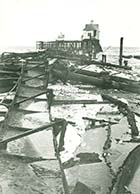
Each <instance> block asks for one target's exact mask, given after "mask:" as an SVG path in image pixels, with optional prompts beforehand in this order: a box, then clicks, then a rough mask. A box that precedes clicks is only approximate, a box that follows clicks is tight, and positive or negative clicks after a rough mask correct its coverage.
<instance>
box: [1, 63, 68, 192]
mask: <svg viewBox="0 0 140 194" xmlns="http://www.w3.org/2000/svg"><path fill="white" fill-rule="evenodd" d="M47 85H48V71H47V63H45V62H44V63H39V64H36V63H35V64H34V63H33V64H31V63H30V64H25V63H24V64H23V66H22V70H21V74H20V77H19V79H18V82H17V89H16V94H15V97H14V99H13V101H12V103H11V104H10V106H9V110H8V112H7V113H6V117H5V120H4V122H3V123H2V124H1V129H0V152H1V153H2V155H3V156H4V157H5V156H6V157H7V158H8V157H9V158H11V157H12V158H14V160H17V159H18V160H20V161H21V162H23V161H24V162H25V161H26V162H25V163H27V164H28V163H33V162H37V161H38V162H40V166H41V163H43V165H45V162H46V165H45V166H47V169H48V170H50V171H54V173H57V172H58V171H60V174H61V175H60V176H59V177H56V179H54V178H53V180H52V177H51V176H50V178H49V177H47V184H48V187H49V188H51V192H50V191H49V190H47V188H46V191H45V192H44V193H48V194H49V193H54V194H57V193H60V190H63V193H65V194H68V193H69V192H68V187H67V182H66V178H65V174H64V171H63V168H62V164H61V160H60V157H59V152H58V150H57V143H56V140H55V136H54V133H53V129H54V126H55V127H56V126H57V125H61V123H62V121H61V120H58V121H57V122H54V121H52V120H50V117H49V111H48V109H47V108H46V111H44V112H42V111H39V110H38V108H36V110H32V109H30V110H29V109H28V107H29V106H30V105H31V104H34V102H35V100H36V98H37V97H40V96H41V95H44V99H46V103H47V91H48V89H47ZM36 114H37V119H36V121H32V120H30V116H33V115H36ZM42 114H44V115H46V120H45V119H43V121H41V122H39V118H40V116H41V115H42ZM28 116H29V118H28ZM27 121H28V122H27ZM29 141H30V143H29ZM21 142H22V143H21ZM23 142H24V145H23ZM44 142H45V143H44ZM26 144H27V145H29V144H33V147H34V149H33V148H32V146H31V147H30V145H29V146H27V145H26ZM19 145H22V146H23V147H26V149H27V150H25V152H22V151H23V150H22V149H21V148H20V147H19V150H20V151H19V153H18V152H17V153H13V152H12V150H15V149H18V146H19ZM46 145H47V147H46V148H45V147H43V146H46ZM39 149H41V150H42V151H40V150H39ZM21 150H22V151H21ZM36 150H37V151H39V152H40V153H41V152H42V153H41V154H38V153H36ZM44 150H46V152H44ZM7 151H8V152H7ZM2 155H1V156H2ZM27 169H28V168H27ZM33 169H34V166H33ZM25 170H26V169H25ZM35 171H36V168H35ZM4 179H5V178H3V181H4ZM60 179H61V181H60ZM5 181H6V180H5ZM52 182H53V184H52ZM55 182H56V184H55ZM49 184H50V185H49ZM57 184H58V185H57ZM53 185H55V186H53ZM56 185H57V186H56ZM0 186H1V185H0ZM1 187H2V186H1ZM7 187H8V186H7ZM58 188H61V189H60V190H59V191H58ZM23 193H24V192H23ZM25 193H28V192H27V191H26V190H25ZM5 194H6V193H5ZM10 194H14V192H12V191H11V193H10Z"/></svg>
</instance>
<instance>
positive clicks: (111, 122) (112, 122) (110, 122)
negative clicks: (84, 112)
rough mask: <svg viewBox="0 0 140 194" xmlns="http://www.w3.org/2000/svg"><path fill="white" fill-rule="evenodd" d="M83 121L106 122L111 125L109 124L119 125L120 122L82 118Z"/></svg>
mask: <svg viewBox="0 0 140 194" xmlns="http://www.w3.org/2000/svg"><path fill="white" fill-rule="evenodd" d="M82 119H85V120H89V121H92V122H106V123H109V124H118V122H115V121H110V120H106V119H102V118H99V119H98V118H89V117H82Z"/></svg>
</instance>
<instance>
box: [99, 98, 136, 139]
mask: <svg viewBox="0 0 140 194" xmlns="http://www.w3.org/2000/svg"><path fill="white" fill-rule="evenodd" d="M102 97H103V99H105V100H109V101H111V102H112V103H114V104H115V105H117V106H118V107H119V110H120V112H122V114H124V115H125V116H126V117H127V121H128V123H129V125H130V128H131V134H132V137H135V136H138V135H139V129H138V127H137V125H136V120H135V115H134V112H133V111H131V108H130V107H129V106H128V104H126V103H124V102H122V101H121V100H119V99H116V98H113V97H111V96H109V95H104V94H103V95H102Z"/></svg>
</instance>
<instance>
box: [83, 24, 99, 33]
mask: <svg viewBox="0 0 140 194" xmlns="http://www.w3.org/2000/svg"><path fill="white" fill-rule="evenodd" d="M98 28H99V25H98V24H93V23H91V24H86V25H85V28H84V31H93V30H98Z"/></svg>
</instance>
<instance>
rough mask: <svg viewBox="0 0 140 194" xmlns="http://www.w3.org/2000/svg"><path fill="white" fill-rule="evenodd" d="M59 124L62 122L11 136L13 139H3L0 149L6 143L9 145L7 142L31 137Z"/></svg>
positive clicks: (0, 142)
mask: <svg viewBox="0 0 140 194" xmlns="http://www.w3.org/2000/svg"><path fill="white" fill-rule="evenodd" d="M60 122H62V121H61V120H59V121H56V122H52V123H50V124H47V125H43V126H41V127H38V128H35V129H31V130H29V131H26V132H24V133H21V134H18V135H15V136H13V137H9V138H7V139H4V140H2V141H0V148H3V146H6V145H7V143H9V142H11V141H15V140H17V139H21V138H23V137H26V136H29V135H32V134H34V133H37V132H40V131H43V130H46V129H48V128H50V127H52V126H54V125H56V124H58V123H60Z"/></svg>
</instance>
